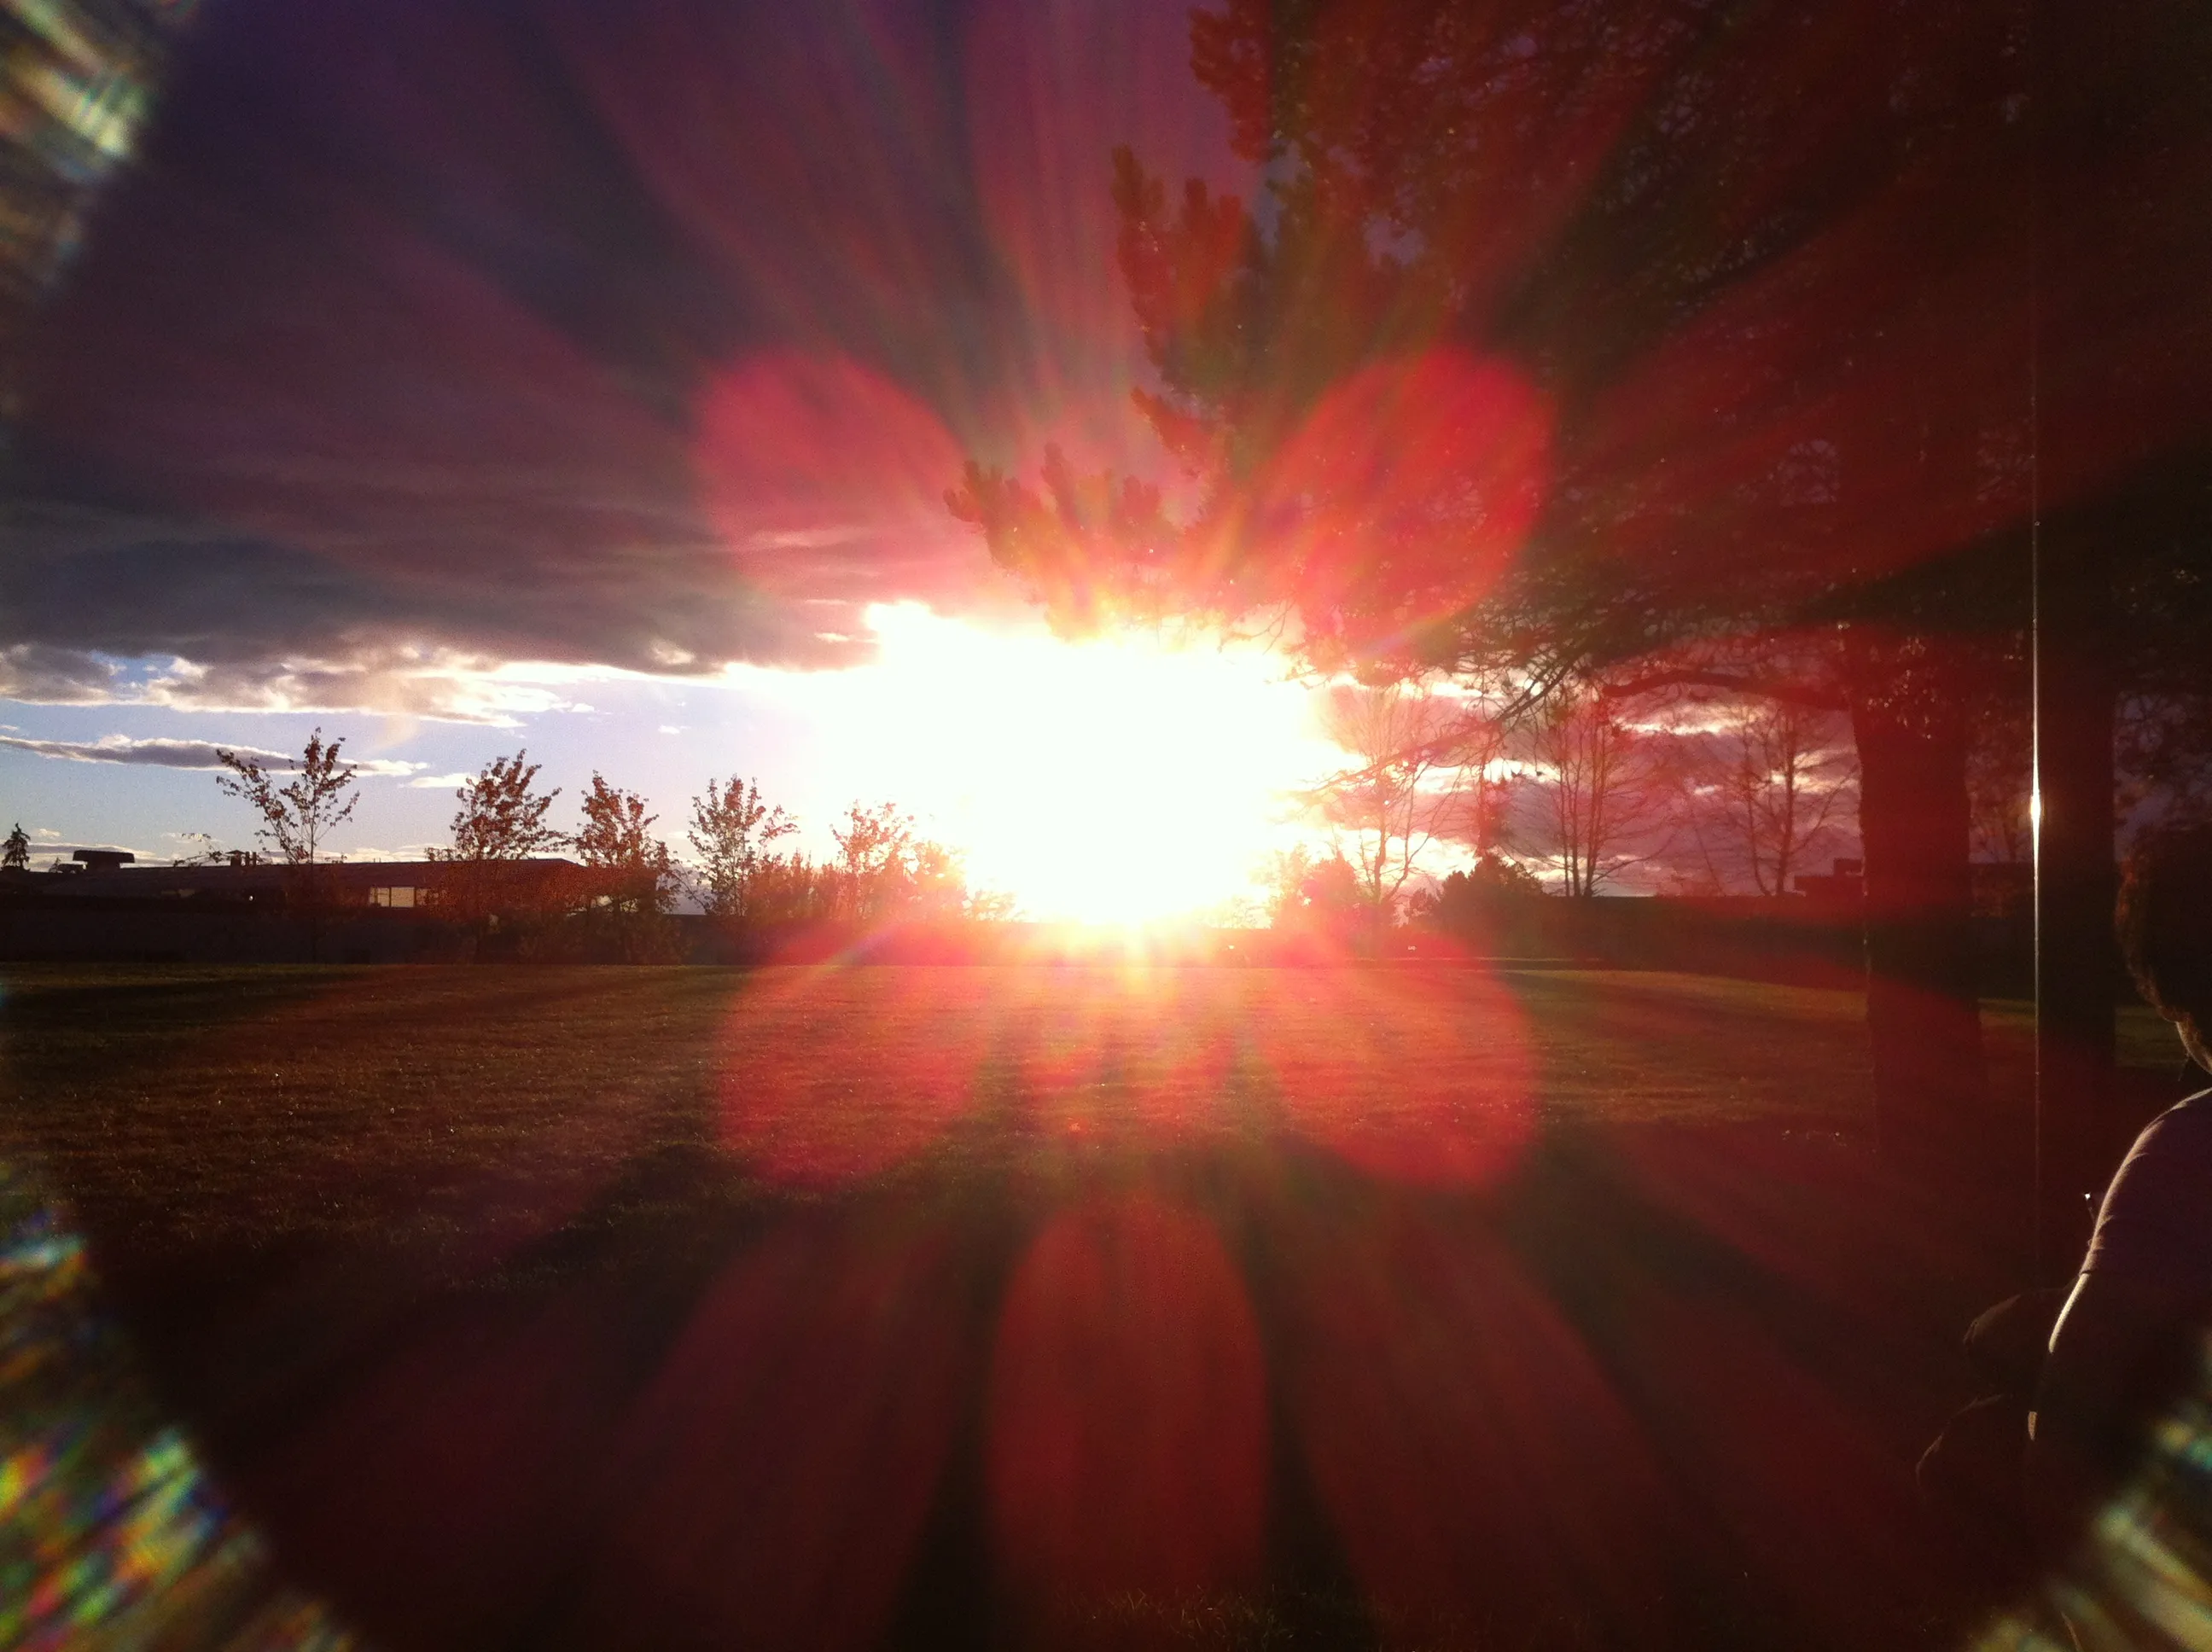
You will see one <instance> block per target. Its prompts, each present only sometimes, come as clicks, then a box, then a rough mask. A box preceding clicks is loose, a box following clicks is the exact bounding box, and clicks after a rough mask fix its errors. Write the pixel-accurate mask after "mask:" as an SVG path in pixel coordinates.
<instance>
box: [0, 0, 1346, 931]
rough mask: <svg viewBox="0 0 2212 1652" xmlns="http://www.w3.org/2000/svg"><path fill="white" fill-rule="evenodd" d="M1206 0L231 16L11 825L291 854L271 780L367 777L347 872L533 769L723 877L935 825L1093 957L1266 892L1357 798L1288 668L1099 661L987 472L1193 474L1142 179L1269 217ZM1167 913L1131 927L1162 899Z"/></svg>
mask: <svg viewBox="0 0 2212 1652" xmlns="http://www.w3.org/2000/svg"><path fill="white" fill-rule="evenodd" d="M1186 12H1187V8H1186V7H1185V5H1184V4H1183V3H1182V0H1172V3H1159V4H1156V5H1152V6H1149V7H1146V6H1139V7H1138V8H1136V9H1131V8H1129V7H1127V6H1124V5H1111V6H1109V5H1106V4H1103V3H1088V0H1083V3H1078V0H1058V3H1047V4H1033V3H1028V0H963V3H950V0H946V3H935V4H920V5H917V4H913V3H903V4H889V3H873V0H867V3H863V0H829V3H823V4H819V5H811V6H807V7H791V6H786V5H772V4H744V3H739V4H734V5H733V4H730V3H726V0H648V3H641V4H637V5H632V6H626V7H623V8H620V9H614V8H606V7H602V6H598V5H593V4H586V3H582V0H529V3H519V4H515V5H510V6H504V7H499V8H457V7H453V6H450V5H447V4H444V3H435V0H376V3H364V4H362V5H358V6H349V7H345V8H301V7H297V6H294V5H289V4H272V3H264V0H232V3H228V4H226V5H224V6H220V7H210V8H207V9H204V11H203V12H202V13H201V14H200V15H199V16H198V18H197V21H196V22H195V23H194V24H193V26H192V27H191V28H190V29H189V30H188V31H187V32H186V33H185V35H184V36H183V39H182V42H181V45H180V47H179V51H178V52H177V54H176V57H175V60H174V62H173V64H172V65H171V71H170V74H169V76H168V78H167V84H166V86H165V87H164V88H163V89H162V92H161V96H160V97H159V98H158V99H157V100H155V105H154V113H153V115H152V117H151V118H150V120H149V123H148V125H146V126H145V127H144V128H143V131H141V132H140V133H139V135H138V139H137V148H136V151H135V153H134V154H133V155H132V156H131V159H130V160H129V161H128V162H127V163H126V164H125V165H124V166H122V167H119V168H118V171H117V173H116V174H115V175H114V177H113V179H112V180H111V182H110V184H109V185H108V186H107V188H106V191H105V192H104V194H103V195H102V196H101V197H100V200H99V202H98V204H97V207H96V209H95V210H94V213H93V215H92V216H91V219H90V222H89V225H88V233H87V234H86V236H85V240H84V245H83V246H82V250H81V251H80V252H79V253H78V254H77V256H76V258H75V259H74V261H73V263H72V264H71V265H70V268H69V269H68V270H67V273H66V275H65V276H64V279H63V280H62V282H60V283H59V286H58V290H57V292H56V293H55V295H54V296H53V298H52V302H51V304H50V306H49V307H48V309H47V311H46V314H45V315H44V316H43V318H42V319H40V324H39V325H38V328H37V330H36V332H35V334H34V337H33V345H32V350H31V356H30V361H29V364H28V368H27V375H26V381H25V390H24V395H23V405H24V409H25V412H24V416H22V418H21V420H20V421H19V422H18V426H17V433H16V440H15V453H14V455H13V456H12V457H13V460H14V463H15V466H16V474H17V477H19V479H20V483H21V485H20V486H19V488H18V490H17V494H16V502H15V505H14V506H13V507H11V511H10V521H9V544H10V555H9V557H8V558H6V559H5V561H4V562H0V813H4V814H6V815H7V816H8V817H9V819H10V820H11V821H12V820H15V819H16V818H18V817H20V819H21V823H22V824H23V825H24V826H25V828H26V829H27V830H29V831H31V832H32V833H33V836H34V838H35V840H36V841H39V842H40V843H41V844H43V845H52V846H76V845H82V844H112V845H118V846H121V847H129V848H131V849H133V850H135V851H137V853H140V854H141V855H150V856H155V857H161V858H166V857H167V856H169V855H171V854H174V853H183V852H185V850H186V849H187V848H190V847H195V844H194V842H193V841H188V835H190V834H194V833H204V834H207V835H210V837H212V838H213V839H214V840H215V841H217V842H220V843H223V844H226V845H244V844H246V842H247V841H249V839H250V834H251V829H252V822H251V820H250V819H249V818H248V817H247V815H246V811H245V808H244V805H242V804H239V803H237V802H235V801H234V800H230V799H226V798H224V797H223V796H222V795H221V794H220V793H219V792H218V790H217V788H216V785H215V783H214V779H213V774H212V771H211V770H210V767H209V764H210V762H211V758H212V748H213V747H214V746H216V745H223V746H228V747H232V748H237V749H246V750H259V751H263V752H289V751H296V750H298V749H299V747H300V746H301V744H302V743H303V741H304V739H305V738H306V737H307V733H308V732H310V731H311V730H313V729H315V728H318V727H319V728H321V729H322V730H323V731H324V732H325V734H326V735H337V736H340V737H342V738H343V739H344V741H345V743H346V746H345V749H346V753H347V755H348V756H349V757H353V758H356V759H358V760H362V762H364V764H365V768H364V772H363V774H362V781H361V798H362V802H361V805H360V806H359V808H358V810H357V811H356V817H355V819H354V821H353V822H352V823H350V824H349V826H348V827H347V828H345V829H343V831H342V832H341V833H340V834H339V835H337V839H336V840H335V847H336V848H337V851H338V852H340V853H352V854H355V855H366V854H378V853H410V852H413V851H416V850H417V849H419V847H421V846H422V845H425V844H428V843H433V842H440V841H443V840H444V837H445V835H446V831H447V823H448V822H449V820H450V817H451V816H452V813H453V808H454V806H455V805H454V799H453V795H452V794H453V787H454V785H455V783H456V780H457V778H458V777H459V776H462V775H465V774H468V773H471V772H473V771H474V770H475V769H477V768H479V767H480V766H481V765H482V764H483V762H486V761H488V760H489V758H491V757H493V756H500V755H503V754H506V753H509V752H513V751H515V750H527V751H528V752H529V754H530V756H531V758H532V761H535V762H542V763H543V764H544V775H543V778H544V781H545V782H546V783H549V784H554V785H558V786H560V787H562V802H561V804H560V805H556V818H561V817H563V816H565V815H567V813H568V810H569V809H570V808H571V806H572V805H573V804H574V799H575V798H576V797H577V795H578V794H579V793H580V792H581V791H582V790H584V789H585V788H586V787H587V786H588V783H589V778H590V775H591V774H592V773H593V772H595V771H596V772H600V773H604V774H605V775H606V777H607V778H608V780H610V781H611V783H613V784H616V785H618V786H622V787H628V788H630V789H633V790H635V791H638V792H641V793H643V794H644V795H645V796H646V797H647V799H649V800H650V802H651V803H652V805H653V806H654V807H655V808H656V809H657V810H658V811H659V815H660V825H659V829H660V830H661V832H662V833H663V834H664V835H667V836H669V837H670V838H671V839H672V840H676V841H678V843H679V847H680V839H681V831H682V825H683V820H684V816H685V814H686V813H687V811H688V799H690V797H691V796H692V795H694V794H695V793H697V792H699V791H700V790H702V788H703V787H704V784H705V782H706V781H707V780H708V779H709V778H710V777H726V776H728V775H731V774H745V775H749V776H756V777H757V778H758V780H759V781H760V784H761V786H762V787H763V791H764V792H765V793H767V794H768V795H769V797H770V798H771V799H774V800H775V801H778V802H780V803H782V804H783V805H786V806H787V807H788V808H789V809H791V810H792V811H793V812H794V813H795V814H796V815H797V816H799V818H800V819H801V821H802V822H803V823H804V824H805V828H806V829H807V831H806V835H805V837H804V838H803V839H802V841H803V842H805V844H806V845H807V846H808V847H812V848H815V849H817V851H818V850H822V849H826V848H827V847H829V842H828V836H827V828H828V825H829V821H830V819H831V817H833V816H835V815H836V814H837V813H838V812H840V811H842V809H843V808H844V807H845V806H846V805H848V803H850V802H853V801H855V800H858V801H861V802H874V801H877V800H890V801H894V802H896V803H897V804H899V805H901V806H902V807H903V808H905V809H907V810H908V811H909V812H911V813H912V814H914V815H915V817H916V818H917V821H918V822H919V823H920V824H921V827H922V829H924V830H926V831H930V832H932V833H933V834H934V835H939V836H941V837H942V838H943V839H944V840H945V841H948V842H951V843H952V844H954V845H955V846H957V847H961V848H963V849H964V850H965V851H966V852H967V853H968V855H969V871H970V874H971V877H972V878H974V880H975V882H977V883H978V884H983V885H986V886H989V887H994V888H999V889H1004V890H1008V891H1009V892H1011V893H1012V894H1014V895H1015V896H1017V898H1018V899H1019V900H1020V901H1021V902H1023V904H1024V908H1026V909H1028V910H1030V912H1031V913H1033V914H1035V915H1039V916H1053V915H1091V909H1093V908H1098V907H1100V906H1101V905H1102V904H1103V905H1109V906H1110V905H1113V904H1115V902H1120V903H1121V904H1123V905H1126V904H1127V902H1130V901H1131V900H1133V899H1134V898H1136V897H1135V895H1134V891H1133V890H1132V889H1130V888H1128V887H1127V884H1129V883H1130V882H1131V881H1132V880H1131V878H1129V877H1128V876H1127V874H1125V873H1122V872H1118V871H1116V872H1110V873H1109V872H1106V871H1103V870H1102V868H1103V867H1105V866H1107V865H1109V864H1112V865H1127V866H1141V867H1144V868H1146V869H1147V870H1146V880H1147V881H1148V883H1149V884H1150V885H1151V887H1152V894H1151V895H1150V896H1148V897H1146V898H1147V899H1149V900H1150V901H1151V902H1153V903H1154V904H1156V905H1157V904H1158V903H1161V902H1168V903H1170V904H1172V905H1175V906H1178V907H1180V906H1185V905H1188V906H1202V905H1206V904H1208V903H1210V902H1214V901H1218V900H1219V899H1221V898H1223V897H1224V896H1228V895H1231V894H1234V893H1236V892H1237V890H1240V889H1241V888H1243V886H1244V884H1245V882H1246V878H1247V876H1248V874H1249V872H1250V871H1251V869H1252V867H1253V866H1254V865H1255V863H1256V862H1257V861H1258V859H1260V858H1261V854H1262V853H1264V852H1265V851H1266V850H1267V848H1269V847H1275V846H1278V845H1279V844H1280V843H1282V842H1284V841H1288V839H1289V837H1291V836H1295V835H1297V828H1296V827H1294V826H1291V825H1289V824H1286V823H1285V807H1284V804H1283V801H1282V794H1283V793H1284V792H1285V790H1286V789H1287V788H1291V787H1297V786H1298V785H1301V784H1304V783H1307V782H1310V780H1313V779H1315V778H1316V777H1317V775H1318V774H1320V773H1322V772H1324V771H1325V770H1326V769H1327V768H1328V767H1330V766H1332V762H1333V759H1334V758H1335V757H1336V756H1337V755H1338V754H1336V753H1334V750H1333V749H1332V748H1329V747H1328V746H1327V745H1326V744H1325V743H1323V742H1322V741H1321V739H1320V737H1319V735H1318V734H1317V732H1316V725H1315V723H1314V720H1313V717H1312V714H1311V712H1312V708H1311V704H1310V690H1309V689H1307V688H1305V687H1304V686H1301V685H1299V684H1297V683H1293V682H1291V681H1290V680H1288V679H1289V668H1288V665H1287V663H1286V662H1285V661H1283V660H1281V659H1275V658H1272V657H1268V656H1265V655H1263V654H1261V653H1259V652H1257V651H1256V650H1255V649H1252V648H1249V647H1234V646H1225V645H1223V644H1221V643H1220V642H1219V641H1218V640H1209V639H1205V638H1183V639H1180V640H1177V639H1166V638H1161V637H1158V636H1147V635H1122V636H1115V637H1111V638H1107V639H1103V640H1096V641H1091V642H1088V643H1080V644H1078V643H1071V642H1066V641H1059V640H1057V639H1055V638H1054V637H1053V636H1052V635H1051V634H1050V633H1049V632H1048V631H1047V630H1046V629H1045V627H1044V625H1043V623H1042V620H1041V619H1040V618H1039V616H1037V614H1036V611H1035V610H1033V609H1032V607H1031V606H1030V604H1029V603H1028V602H1027V601H1026V599H1025V596H1024V592H1022V591H1021V590H1020V589H1019V588H1018V586H1016V585H1015V584H1014V583H1013V581H1012V580H1011V578H1009V577H1008V576H1006V575H1005V574H1002V573H1000V571H999V570H997V569H996V568H994V567H993V566H992V564H991V562H990V561H989V559H988V556H987V554H986V552H985V550H984V549H983V546H982V544H981V541H980V539H978V538H976V537H975V536H974V534H973V533H972V531H970V530H969V529H968V528H966V527H965V526H964V525H962V524H960V523H958V522H957V521H955V520H954V519H952V518H951V515H950V513H949V512H948V511H947V510H946V508H945V503H944V495H945V489H947V488H948V487H950V486H951V485H953V484H954V483H957V481H958V480H959V475H960V470H961V466H962V465H963V462H964V461H965V460H966V459H969V458H971V457H973V458H977V459H982V460H984V461H985V462H987V463H994V464H1001V465H1018V466H1020V467H1022V468H1024V469H1030V468H1033V467H1034V465H1035V464H1036V461H1037V459H1038V458H1039V457H1040V455H1041V454H1042V449H1043V447H1044V446H1045V444H1046V443H1047V442H1057V443H1058V444H1060V446H1062V447H1063V448H1065V449H1066V451H1067V452H1069V453H1070V454H1071V456H1072V457H1073V458H1074V459H1076V460H1077V462H1078V463H1079V464H1080V465H1085V466H1086V467H1088V466H1095V465H1104V464H1109V463H1110V464H1113V465H1116V466H1119V467H1122V468H1126V469H1128V470H1131V471H1135V472H1137V473H1139V474H1141V475H1146V476H1151V477H1156V478H1158V479H1161V480H1164V481H1171V479H1172V471H1171V470H1170V466H1169V464H1168V461H1167V460H1166V458H1165V456H1164V454H1163V453H1162V452H1160V451H1159V449H1158V446H1157V445H1156V443H1155V442H1154V440H1153V439H1152V436H1151V434H1150V433H1149V431H1148V429H1147V428H1146V427H1145V425H1144V424H1143V422H1142V421H1141V420H1140V418H1139V416H1138V415H1137V414H1136V412H1135V410H1134V409H1133V406H1132V404H1131V401H1130V395H1129V392H1130V391H1131V389H1132V387H1133V386H1138V385H1140V384H1143V383H1145V382H1146V379H1145V374H1146V370H1147V369H1146V365H1145V362H1144V360H1143V356H1142V352H1141V349H1140V348H1139V345H1138V342H1137V339H1136V336H1135V333H1134V330H1133V326H1132V325H1131V324H1130V322H1129V320H1128V318H1127V310H1128V302H1127V295H1126V292H1125V291H1124V289H1123V288H1122V287H1121V282H1120V278H1119V276H1118V275H1117V274H1116V273H1115V268H1114V258H1113V235H1114V222H1113V216H1112V207H1111V203H1110V200H1109V194H1108V190H1107V181H1108V178H1109V155H1110V153H1111V151H1112V149H1113V147H1114V146H1115V144H1116V143H1134V144H1136V145H1137V146H1138V148H1139V152H1140V153H1141V154H1142V155H1143V156H1144V157H1145V159H1146V161H1148V162H1149V163H1150V164H1152V166H1154V167H1157V168H1159V169H1161V170H1163V171H1164V172H1166V173H1169V174H1170V175H1183V174H1187V173H1199V174H1203V175H1205V176H1206V177H1207V178H1209V179H1212V182H1213V183H1214V184H1215V185H1217V186H1218V187H1223V188H1228V189H1231V190H1233V191H1242V192H1244V193H1246V194H1248V195H1249V193H1250V191H1251V187H1252V184H1253V181H1254V180H1253V179H1251V178H1250V177H1249V169H1248V168H1246V167H1244V165H1243V163H1242V162H1240V161H1236V160H1235V159H1233V158H1232V157H1231V154H1230V151H1229V147H1228V142H1227V131H1226V125H1225V119H1224V118H1223V116H1222V115H1221V113H1220V112H1219V110H1218V108H1217V107H1216V106H1214V105H1213V103H1212V101H1211V100H1209V99H1208V98H1206V95H1205V94H1203V93H1202V92H1201V90H1200V88H1199V87H1198V86H1197V84H1196V82H1195V81H1194V78H1193V76H1191V74H1190V72H1189V70H1188V34H1187V28H1188V23H1187V18H1186ZM1109 890H1118V891H1119V892H1118V893H1109V892H1108V891H1109Z"/></svg>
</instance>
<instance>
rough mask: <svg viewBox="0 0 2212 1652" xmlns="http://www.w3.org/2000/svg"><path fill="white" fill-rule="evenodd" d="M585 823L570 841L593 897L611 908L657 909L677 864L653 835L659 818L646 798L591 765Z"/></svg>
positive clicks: (663, 904) (664, 899) (667, 892)
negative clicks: (648, 809)
mask: <svg viewBox="0 0 2212 1652" xmlns="http://www.w3.org/2000/svg"><path fill="white" fill-rule="evenodd" d="M583 811H584V824H583V828H582V829H581V830H580V831H578V832H577V833H576V834H575V835H574V837H572V838H571V839H570V840H569V841H570V842H571V843H572V844H573V845H574V847H575V850H576V853H577V855H578V856H579V858H580V859H582V861H583V863H584V865H586V867H588V868H590V869H591V870H592V872H594V873H596V874H597V876H595V877H594V878H592V879H591V880H590V883H591V888H592V899H593V903H594V904H596V905H600V906H604V907H605V908H610V909H611V910H613V911H615V912H618V913H625V914H658V913H661V912H665V910H666V909H667V906H668V902H669V900H670V897H671V896H672V895H673V894H674V892H675V865H674V861H673V860H672V859H671V856H670V854H669V853H668V846H667V845H666V844H665V843H663V842H662V841H660V840H659V838H656V837H654V836H653V831H652V829H653V823H654V822H655V821H656V820H658V819H659V816H657V815H651V814H647V812H646V807H645V799H643V798H641V797H640V796H639V795H638V794H637V793H635V792H625V791H623V790H621V789H620V788H619V787H612V786H610V785H608V784H607V782H606V780H605V777H604V776H602V775H601V774H599V773H598V772H597V771H594V772H593V774H592V789H591V790H590V791H589V792H587V793H585V794H584V802H583Z"/></svg>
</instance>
